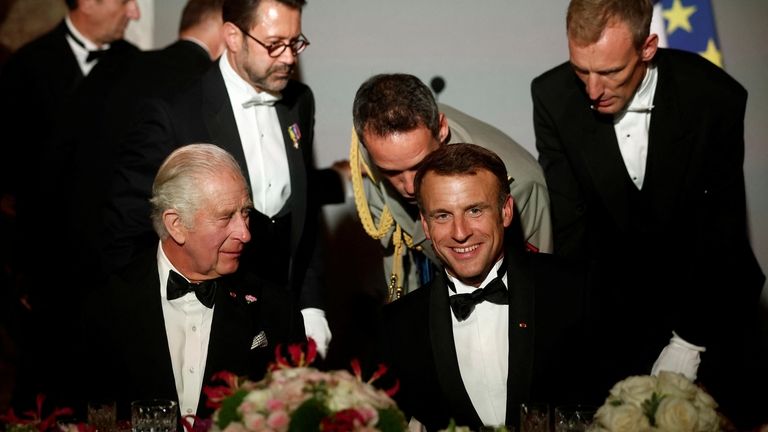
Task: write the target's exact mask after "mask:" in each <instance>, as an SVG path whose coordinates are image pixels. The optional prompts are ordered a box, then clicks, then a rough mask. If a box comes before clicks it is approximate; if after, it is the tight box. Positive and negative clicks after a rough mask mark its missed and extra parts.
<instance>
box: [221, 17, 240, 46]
mask: <svg viewBox="0 0 768 432" xmlns="http://www.w3.org/2000/svg"><path fill="white" fill-rule="evenodd" d="M221 34H222V36H223V37H224V44H225V45H226V46H227V51H230V52H233V53H236V52H239V51H240V50H242V49H243V37H244V35H243V32H242V31H240V29H239V28H238V27H237V26H236V25H234V24H232V23H231V22H229V21H227V22H225V23H224V25H223V26H222V28H221Z"/></svg>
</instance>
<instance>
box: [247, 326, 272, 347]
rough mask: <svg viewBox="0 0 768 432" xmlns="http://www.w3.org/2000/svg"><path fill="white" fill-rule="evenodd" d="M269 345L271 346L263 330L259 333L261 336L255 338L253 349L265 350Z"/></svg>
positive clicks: (252, 344) (252, 343)
mask: <svg viewBox="0 0 768 432" xmlns="http://www.w3.org/2000/svg"><path fill="white" fill-rule="evenodd" d="M267 345H269V342H268V341H267V335H266V334H265V333H264V330H262V331H260V332H259V334H257V335H256V336H254V337H253V342H251V349H254V348H264V347H266V346H267Z"/></svg>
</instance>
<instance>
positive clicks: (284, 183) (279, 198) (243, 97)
mask: <svg viewBox="0 0 768 432" xmlns="http://www.w3.org/2000/svg"><path fill="white" fill-rule="evenodd" d="M219 68H220V69H221V75H222V76H223V77H224V85H225V86H226V88H227V93H228V94H229V102H230V103H231V104H232V111H233V112H234V114H235V123H236V124H237V131H238V133H239V134H240V142H241V143H242V146H243V153H245V163H246V165H247V166H248V176H249V177H250V180H251V192H252V195H253V206H254V208H255V209H256V210H258V211H259V212H260V213H262V214H264V215H266V216H269V217H272V216H274V215H276V214H277V213H278V212H280V210H281V209H282V208H283V206H284V205H285V203H286V202H287V201H288V198H289V197H290V196H291V175H290V171H289V169H288V155H286V153H285V143H284V141H283V134H282V132H281V130H280V120H279V119H278V118H277V111H276V110H275V107H274V106H269V105H258V106H249V107H247V108H244V107H243V104H245V103H246V102H248V101H250V100H252V99H254V98H266V99H271V100H272V101H273V102H274V101H275V100H278V99H279V98H280V96H279V95H272V94H270V93H267V92H261V93H259V92H257V91H256V89H254V88H253V86H251V85H250V84H248V83H247V82H246V81H245V80H243V79H242V78H241V77H240V75H238V74H237V72H235V71H234V69H232V66H231V65H230V64H229V60H228V59H227V54H226V52H225V53H224V55H222V56H221V58H220V59H219Z"/></svg>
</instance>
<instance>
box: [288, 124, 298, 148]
mask: <svg viewBox="0 0 768 432" xmlns="http://www.w3.org/2000/svg"><path fill="white" fill-rule="evenodd" d="M288 135H289V136H290V137H291V141H293V148H295V149H298V148H299V140H300V139H301V129H299V125H298V124H297V123H294V124H292V125H290V126H288Z"/></svg>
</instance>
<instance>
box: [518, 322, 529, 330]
mask: <svg viewBox="0 0 768 432" xmlns="http://www.w3.org/2000/svg"><path fill="white" fill-rule="evenodd" d="M517 326H518V327H520V328H521V329H524V328H528V323H525V322H523V321H520V322H519V323H517Z"/></svg>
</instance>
